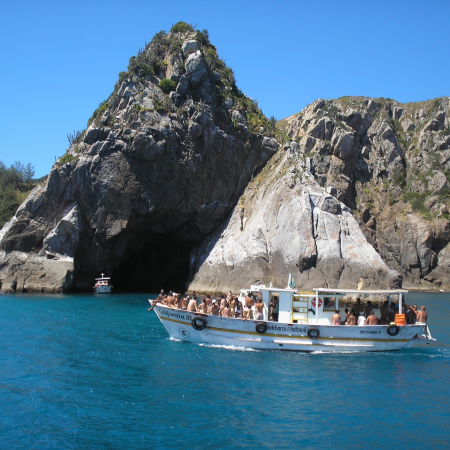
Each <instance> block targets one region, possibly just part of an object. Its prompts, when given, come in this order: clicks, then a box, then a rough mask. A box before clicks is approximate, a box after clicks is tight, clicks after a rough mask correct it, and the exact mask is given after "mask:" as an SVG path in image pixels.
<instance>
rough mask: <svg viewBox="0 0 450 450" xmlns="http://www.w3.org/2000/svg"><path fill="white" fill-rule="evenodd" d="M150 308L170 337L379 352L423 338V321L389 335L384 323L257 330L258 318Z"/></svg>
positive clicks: (257, 345)
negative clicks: (195, 323) (199, 326)
mask: <svg viewBox="0 0 450 450" xmlns="http://www.w3.org/2000/svg"><path fill="white" fill-rule="evenodd" d="M154 311H155V313H156V315H157V316H158V318H159V319H160V321H161V323H162V324H163V326H164V328H165V329H166V331H167V332H168V333H169V336H170V337H172V338H174V339H178V340H181V341H188V342H193V343H198V344H200V343H203V344H209V345H220V346H233V347H238V348H252V349H260V350H291V351H300V352H379V351H394V350H400V349H402V348H405V347H406V348H408V347H411V345H412V344H413V342H414V340H416V339H418V337H419V339H422V342H423V341H426V340H427V339H426V338H424V337H426V333H427V330H426V325H425V326H424V325H405V326H400V327H398V334H397V335H395V336H391V335H390V334H389V333H388V328H389V326H388V325H374V326H370V325H367V326H362V327H358V326H350V327H348V326H331V325H313V324H308V325H304V324H287V323H280V322H264V323H265V324H266V325H267V330H266V331H265V332H264V333H258V332H257V331H256V326H257V325H258V324H261V323H262V322H261V321H254V320H245V321H244V320H242V319H233V318H227V317H218V316H211V315H206V314H199V313H192V312H187V311H184V310H175V309H171V308H168V307H166V306H164V305H156V306H155V307H154ZM194 318H201V319H203V320H204V321H205V322H206V325H205V327H204V329H201V330H197V329H195V328H194V327H193V324H192V320H193V319H194ZM199 322H200V324H202V322H201V321H199ZM311 329H314V330H315V331H314V333H316V334H317V331H318V334H319V336H318V337H317V338H315V339H313V338H311V337H310V335H312V333H313V332H312V331H310V330H311ZM308 333H309V334H308ZM420 336H422V337H421V338H420ZM418 342H420V341H418Z"/></svg>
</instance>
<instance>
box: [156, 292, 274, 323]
mask: <svg viewBox="0 0 450 450" xmlns="http://www.w3.org/2000/svg"><path fill="white" fill-rule="evenodd" d="M156 303H161V304H163V305H166V306H168V307H169V308H173V309H181V310H186V311H190V312H199V313H202V314H210V315H214V316H220V317H234V318H236V319H244V320H247V319H253V320H263V319H264V308H266V306H265V305H264V302H263V301H262V298H261V296H260V295H259V294H258V295H255V294H253V293H248V294H247V295H245V296H240V295H235V294H233V293H232V292H231V291H230V292H229V293H228V295H226V294H220V295H219V296H218V297H217V298H214V299H213V298H211V296H210V295H207V296H206V298H202V299H201V301H200V303H199V302H198V297H197V295H196V293H195V292H193V293H192V294H190V295H188V294H185V295H182V294H177V293H174V292H172V291H170V292H169V293H168V294H167V295H166V294H165V293H164V291H163V290H162V291H161V293H160V294H159V296H158V298H157V299H156ZM278 312H279V304H278V298H276V297H274V298H273V299H272V301H271V303H270V304H269V311H268V316H269V317H270V320H273V321H275V322H276V321H278Z"/></svg>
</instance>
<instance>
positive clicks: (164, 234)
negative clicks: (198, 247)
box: [0, 29, 278, 291]
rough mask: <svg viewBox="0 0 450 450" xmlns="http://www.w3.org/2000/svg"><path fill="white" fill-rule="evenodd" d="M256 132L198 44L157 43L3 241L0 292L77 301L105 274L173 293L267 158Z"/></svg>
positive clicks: (246, 102)
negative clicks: (68, 294)
mask: <svg viewBox="0 0 450 450" xmlns="http://www.w3.org/2000/svg"><path fill="white" fill-rule="evenodd" d="M247 116H251V118H252V120H253V122H252V121H251V120H250V119H249V120H247ZM264 123H267V124H268V121H267V119H266V118H265V117H264V116H263V115H262V113H261V112H260V110H259V109H258V107H257V104H256V103H255V102H253V101H252V100H251V99H249V98H248V97H245V96H244V95H243V94H242V93H241V92H240V91H239V90H238V89H237V87H236V85H235V83H234V76H233V72H232V70H231V69H229V68H228V67H226V65H225V64H224V63H223V62H222V61H221V60H220V59H219V58H218V57H217V52H216V50H215V47H214V46H212V45H211V44H210V43H209V39H208V36H207V34H205V33H199V32H197V33H195V32H194V31H193V29H189V30H188V31H187V32H185V33H179V32H171V33H169V34H167V35H166V34H164V33H159V34H158V35H156V36H155V38H154V39H153V41H152V42H151V43H150V44H149V45H148V46H147V47H146V48H145V49H144V50H143V51H141V52H139V54H138V56H137V57H134V58H132V59H131V60H130V67H129V71H128V72H127V73H121V74H120V80H119V82H118V83H117V84H116V87H115V90H114V92H113V93H112V94H111V96H110V97H109V98H108V100H107V101H106V102H104V103H102V104H101V105H100V107H99V109H98V110H97V111H95V113H94V115H93V117H92V118H91V120H90V121H89V127H88V128H87V130H85V131H84V132H83V133H82V134H81V136H78V137H76V139H75V140H74V141H73V143H72V145H71V146H70V148H69V150H68V151H67V153H66V154H65V155H64V156H63V157H62V158H60V159H59V161H58V162H57V163H56V165H55V166H54V167H53V169H52V170H51V172H50V174H49V176H48V181H47V184H46V185H45V187H43V188H37V189H36V190H35V191H33V193H32V194H31V195H30V196H29V197H28V199H27V200H26V202H25V203H24V204H23V205H22V206H21V207H20V208H19V210H18V211H17V213H16V215H15V217H14V218H13V219H12V220H11V221H10V222H9V223H7V224H6V225H5V227H4V228H3V229H2V231H1V235H0V280H1V282H2V285H3V290H20V291H22V290H26V291H61V290H68V289H86V288H89V287H90V286H92V283H93V279H94V277H95V276H96V275H98V274H99V273H100V272H101V271H104V272H106V273H108V274H111V273H113V271H114V270H116V272H115V274H116V275H115V284H116V285H117V284H119V285H120V283H122V287H123V288H126V289H129V290H133V289H144V290H150V289H155V288H156V287H159V286H161V285H162V284H164V283H165V282H168V280H171V282H172V285H175V286H176V285H178V286H179V285H180V284H181V285H183V284H184V283H185V281H186V278H187V275H188V272H189V269H188V257H189V256H188V255H189V251H190V249H191V247H192V245H194V244H195V243H197V242H199V241H200V240H201V239H202V238H203V237H204V236H206V235H207V234H208V233H210V232H212V231H213V230H214V229H215V228H216V227H217V226H218V225H219V224H220V223H221V222H222V221H223V220H224V218H225V217H226V216H227V215H228V213H229V212H230V211H231V210H232V208H233V207H234V205H235V204H236V202H237V200H238V199H239V197H240V195H241V194H242V191H243V190H244V189H245V186H246V185H247V183H248V181H249V179H250V177H251V176H252V174H253V173H254V172H255V170H257V169H258V168H260V167H262V166H263V165H264V164H265V163H266V161H267V160H268V159H269V158H270V157H271V156H272V155H273V154H274V153H275V151H276V150H277V145H278V143H277V141H276V140H275V139H274V138H273V137H271V136H270V135H267V133H266V134H265V135H264V134H262V133H260V132H259V130H260V125H261V124H264ZM266 129H267V130H269V127H267V126H266ZM272 131H274V130H272Z"/></svg>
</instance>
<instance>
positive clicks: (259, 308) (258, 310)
mask: <svg viewBox="0 0 450 450" xmlns="http://www.w3.org/2000/svg"><path fill="white" fill-rule="evenodd" d="M263 310H264V303H263V302H262V300H261V299H260V298H259V299H258V300H257V303H255V320H263V318H264V313H263Z"/></svg>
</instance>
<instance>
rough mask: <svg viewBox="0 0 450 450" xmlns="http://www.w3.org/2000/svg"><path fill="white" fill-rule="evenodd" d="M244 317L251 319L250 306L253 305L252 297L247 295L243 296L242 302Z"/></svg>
mask: <svg viewBox="0 0 450 450" xmlns="http://www.w3.org/2000/svg"><path fill="white" fill-rule="evenodd" d="M244 305H245V306H244V318H245V319H253V314H252V306H253V299H252V298H251V297H250V296H249V295H247V297H245V304H244Z"/></svg>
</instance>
